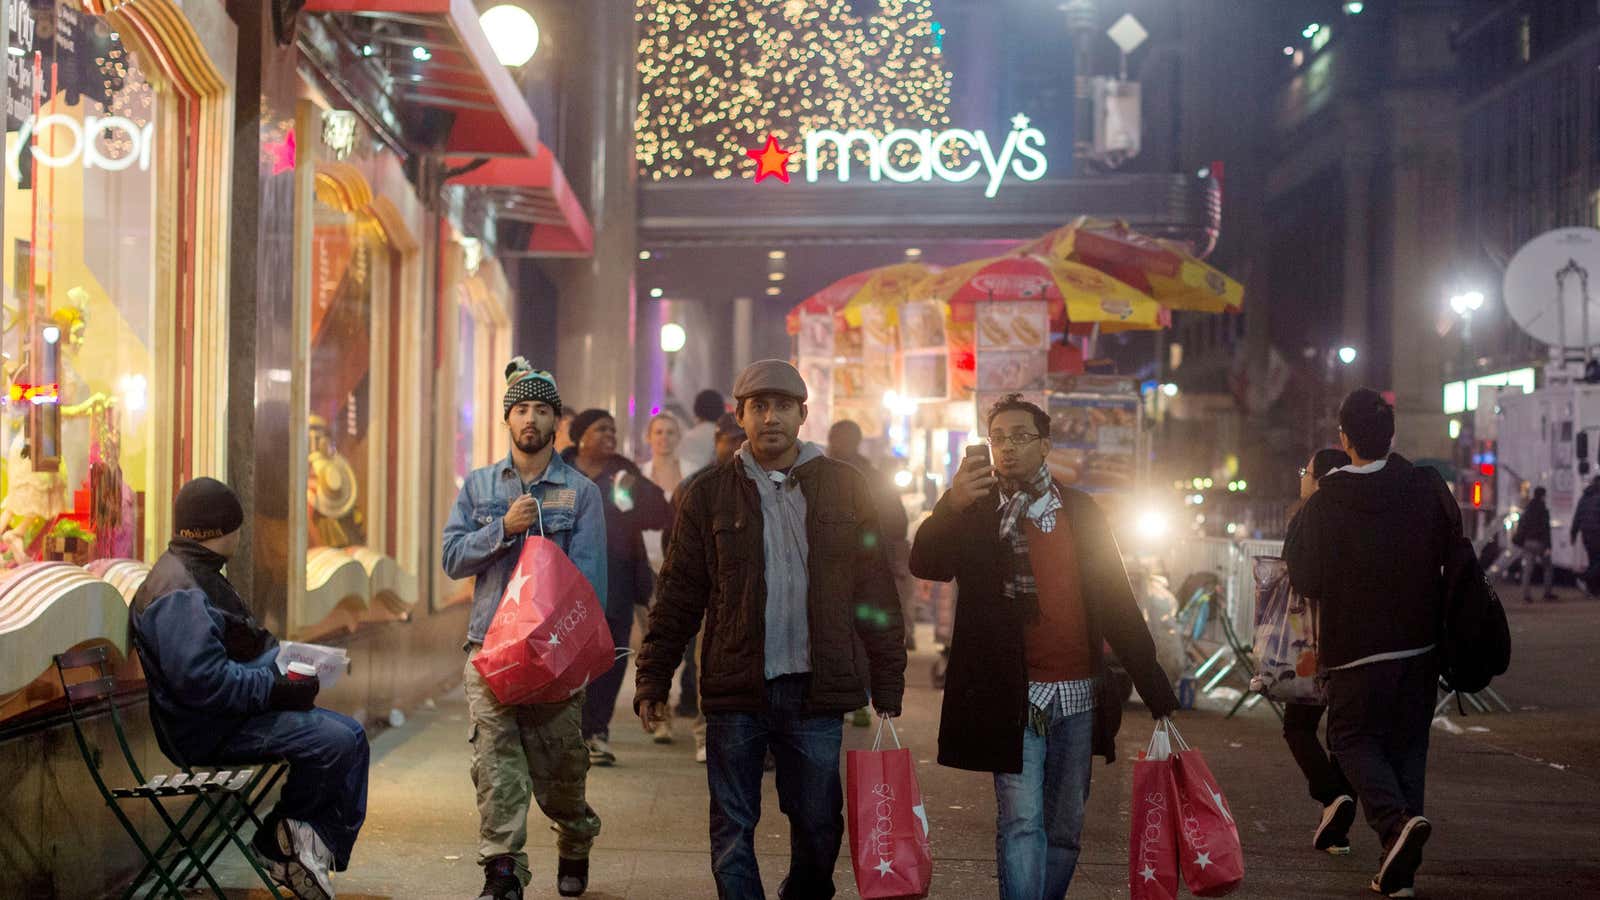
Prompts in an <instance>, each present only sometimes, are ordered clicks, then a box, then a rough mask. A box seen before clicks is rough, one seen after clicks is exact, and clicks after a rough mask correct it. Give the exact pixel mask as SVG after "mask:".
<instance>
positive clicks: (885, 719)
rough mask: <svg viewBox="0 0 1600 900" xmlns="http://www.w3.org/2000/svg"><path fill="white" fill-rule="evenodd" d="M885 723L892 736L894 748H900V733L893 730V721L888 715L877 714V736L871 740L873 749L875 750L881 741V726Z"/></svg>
mask: <svg viewBox="0 0 1600 900" xmlns="http://www.w3.org/2000/svg"><path fill="white" fill-rule="evenodd" d="M885 725H887V726H889V736H890V737H892V738H894V748H895V749H896V750H899V749H901V748H900V733H899V732H897V731H895V730H894V721H893V720H891V719H890V718H889V717H888V716H879V717H878V736H877V737H876V738H875V739H873V741H872V749H873V750H874V751H876V750H877V749H878V746H879V745H880V744H882V743H883V726H885Z"/></svg>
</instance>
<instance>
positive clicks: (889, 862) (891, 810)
mask: <svg viewBox="0 0 1600 900" xmlns="http://www.w3.org/2000/svg"><path fill="white" fill-rule="evenodd" d="M884 725H888V726H889V733H890V734H891V735H894V746H895V749H893V750H879V749H878V745H879V744H880V743H882V742H883V726H884ZM845 798H846V806H848V807H849V812H850V863H851V865H852V867H854V868H855V871H856V889H857V890H859V891H860V892H861V896H862V898H863V900H881V898H887V897H926V896H928V885H929V884H931V883H932V882H933V851H932V850H931V849H930V848H929V847H928V813H927V810H926V809H924V808H923V805H922V789H921V788H919V787H917V773H916V770H915V769H914V768H912V765H911V751H910V750H904V749H901V747H900V736H899V735H898V734H895V731H894V725H893V724H892V723H890V722H889V720H888V719H887V718H885V719H883V720H882V722H881V723H880V724H879V725H878V739H877V740H875V741H873V742H872V749H871V750H851V751H849V752H848V753H846V754H845Z"/></svg>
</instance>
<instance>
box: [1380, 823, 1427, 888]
mask: <svg viewBox="0 0 1600 900" xmlns="http://www.w3.org/2000/svg"><path fill="white" fill-rule="evenodd" d="M1432 835H1433V823H1432V822H1429V821H1428V820H1427V819H1424V818H1423V817H1421V816H1412V817H1411V820H1410V821H1408V822H1406V827H1405V828H1403V829H1401V830H1400V836H1399V837H1397V838H1395V841H1394V843H1393V844H1391V845H1390V846H1389V852H1388V853H1387V854H1385V855H1384V857H1383V867H1382V868H1380V869H1378V875H1377V877H1376V878H1373V879H1372V884H1371V885H1370V886H1371V888H1372V889H1373V890H1374V891H1377V892H1378V893H1380V894H1382V895H1384V896H1385V897H1415V896H1416V890H1415V888H1414V887H1413V884H1414V882H1415V881H1416V878H1417V869H1418V868H1419V867H1420V866H1421V865H1422V848H1423V846H1424V845H1425V844H1427V843H1428V838H1429V837H1431V836H1432Z"/></svg>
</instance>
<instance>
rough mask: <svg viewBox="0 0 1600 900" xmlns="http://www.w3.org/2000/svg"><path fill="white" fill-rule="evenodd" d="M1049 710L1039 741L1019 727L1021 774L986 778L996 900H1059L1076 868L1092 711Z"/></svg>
mask: <svg viewBox="0 0 1600 900" xmlns="http://www.w3.org/2000/svg"><path fill="white" fill-rule="evenodd" d="M1051 707H1052V708H1051V710H1050V712H1049V713H1047V714H1046V715H1045V722H1046V725H1047V730H1046V733H1045V734H1043V735H1041V734H1038V733H1037V732H1035V731H1034V730H1033V729H1032V728H1031V727H1027V726H1024V727H1023V731H1022V772H1021V774H1017V775H1008V774H1004V773H997V774H996V775H995V776H994V799H995V805H996V807H997V813H998V815H997V816H996V823H995V856H996V859H997V863H998V868H999V872H1000V900H1061V898H1062V897H1065V896H1066V895H1067V886H1068V885H1070V884H1071V883H1072V873H1073V871H1074V870H1075V869H1077V867H1078V848H1079V843H1078V839H1079V837H1080V836H1081V834H1082V833H1083V808H1084V806H1085V804H1087V803H1088V802H1089V766H1090V762H1091V757H1090V748H1091V746H1092V738H1093V737H1094V711H1093V710H1090V711H1088V712H1082V713H1078V714H1076V715H1072V716H1062V715H1061V706H1060V705H1059V704H1056V703H1052V704H1051Z"/></svg>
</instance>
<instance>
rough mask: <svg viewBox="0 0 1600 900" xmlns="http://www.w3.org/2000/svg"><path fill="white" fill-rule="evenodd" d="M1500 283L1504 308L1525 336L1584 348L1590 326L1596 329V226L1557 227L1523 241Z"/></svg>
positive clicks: (1599, 325) (1599, 315) (1599, 282)
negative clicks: (1503, 280) (1503, 281)
mask: <svg viewBox="0 0 1600 900" xmlns="http://www.w3.org/2000/svg"><path fill="white" fill-rule="evenodd" d="M1591 277H1592V278H1593V279H1594V285H1593V287H1590V286H1589V284H1588V280H1589V279H1590V278H1591ZM1504 288H1505V290H1504V297H1505V303H1506V312H1508V313H1510V314H1511V319H1512V321H1514V322H1516V323H1517V325H1518V327H1520V328H1521V329H1522V330H1523V331H1525V332H1527V333H1528V334H1529V336H1531V337H1533V338H1534V339H1536V340H1539V341H1542V342H1543V343H1546V344H1549V345H1550V346H1552V347H1563V348H1564V347H1581V348H1584V349H1587V348H1589V347H1590V346H1592V345H1593V343H1594V338H1593V337H1592V336H1591V335H1590V333H1589V330H1590V328H1591V327H1592V328H1594V329H1595V330H1596V331H1600V302H1597V299H1600V297H1597V295H1600V229H1594V228H1556V229H1553V230H1551V231H1547V232H1545V233H1544V234H1541V235H1539V236H1538V237H1536V238H1534V239H1533V240H1531V241H1529V242H1528V243H1526V244H1523V245H1522V249H1521V250H1518V251H1517V255H1516V256H1514V257H1512V258H1511V264H1510V265H1508V266H1506V278H1505V285H1504Z"/></svg>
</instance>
